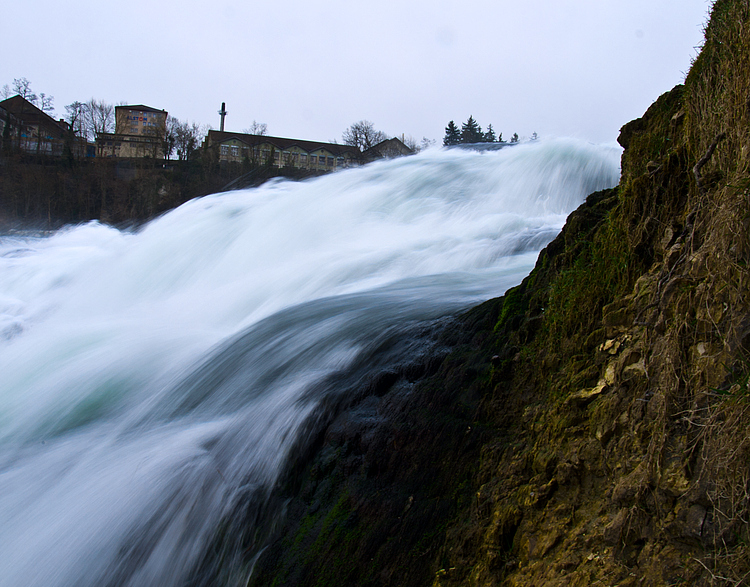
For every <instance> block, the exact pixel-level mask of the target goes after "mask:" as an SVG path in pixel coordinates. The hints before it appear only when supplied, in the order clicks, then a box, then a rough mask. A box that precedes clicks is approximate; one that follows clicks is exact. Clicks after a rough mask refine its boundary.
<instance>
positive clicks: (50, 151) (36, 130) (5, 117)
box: [0, 96, 70, 156]
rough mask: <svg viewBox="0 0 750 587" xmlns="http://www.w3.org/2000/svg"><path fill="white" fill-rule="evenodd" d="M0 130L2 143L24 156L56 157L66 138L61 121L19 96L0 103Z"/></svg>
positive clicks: (67, 132) (63, 124)
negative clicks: (23, 153)
mask: <svg viewBox="0 0 750 587" xmlns="http://www.w3.org/2000/svg"><path fill="white" fill-rule="evenodd" d="M0 127H2V137H3V142H4V143H7V144H8V145H9V146H10V148H14V149H18V150H21V151H24V152H26V153H36V154H39V155H54V156H60V155H62V154H63V152H64V148H65V142H66V140H69V139H70V129H69V127H68V124H67V123H66V122H65V121H64V120H59V121H58V120H55V119H54V118H52V117H51V116H50V115H49V114H47V113H46V112H43V111H42V110H40V109H39V108H37V107H36V106H34V104H32V103H31V102H29V101H28V100H26V99H25V98H22V97H21V96H13V97H12V98H8V99H7V100H3V101H2V102H0Z"/></svg>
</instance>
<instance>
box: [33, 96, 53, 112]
mask: <svg viewBox="0 0 750 587" xmlns="http://www.w3.org/2000/svg"><path fill="white" fill-rule="evenodd" d="M54 102H55V98H54V97H53V96H48V95H47V94H45V93H44V92H42V93H40V94H39V102H38V103H37V106H38V107H39V110H41V111H42V112H50V113H52V112H54V111H55V106H54Z"/></svg>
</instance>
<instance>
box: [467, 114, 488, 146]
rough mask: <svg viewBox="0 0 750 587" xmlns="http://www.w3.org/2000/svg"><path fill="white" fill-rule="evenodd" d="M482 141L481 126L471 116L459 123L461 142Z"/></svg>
mask: <svg viewBox="0 0 750 587" xmlns="http://www.w3.org/2000/svg"><path fill="white" fill-rule="evenodd" d="M483 141H484V134H482V127H481V126H479V125H478V124H477V121H476V120H474V117H473V116H469V120H467V121H466V122H465V123H463V124H462V125H461V142H462V143H481V142H483Z"/></svg>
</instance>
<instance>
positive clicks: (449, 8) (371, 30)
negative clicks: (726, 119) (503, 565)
mask: <svg viewBox="0 0 750 587" xmlns="http://www.w3.org/2000/svg"><path fill="white" fill-rule="evenodd" d="M709 8H710V3H709V2H708V0H629V1H628V2H623V1H622V0H575V1H573V0H513V1H511V0H463V1H461V2H459V1H455V0H453V1H445V0H400V1H395V0H380V1H378V2H361V1H356V0H348V1H343V0H318V1H302V0H282V1H268V0H263V1H252V2H237V1H234V2H217V1H214V2H209V1H206V0H181V1H179V2H177V1H173V0H164V1H158V0H157V1H154V0H149V1H145V0H130V1H129V2H123V3H119V2H117V3H115V2H106V1H102V0H96V1H94V0H69V1H65V2H60V1H59V0H54V1H53V0H26V1H25V2H9V3H6V5H4V7H3V9H2V20H3V21H4V24H3V26H2V34H1V35H0V52H1V53H0V54H2V55H3V59H2V60H0V86H2V85H4V84H6V83H7V84H12V82H13V79H14V78H20V77H26V78H28V79H29V80H30V81H31V82H32V88H33V90H34V91H35V92H37V93H39V92H45V93H46V94H52V95H53V96H54V97H55V108H56V113H57V116H58V117H62V116H64V114H65V108H64V106H65V104H69V103H71V102H73V101H74V100H80V101H86V100H88V99H89V98H91V97H95V98H97V99H101V100H105V101H108V102H112V103H120V102H126V103H129V104H146V105H148V106H152V107H155V108H160V109H164V110H167V111H169V113H170V114H171V115H173V116H176V117H177V118H180V119H183V120H189V121H195V122H197V123H200V124H211V125H212V126H213V127H214V128H218V126H219V116H218V114H217V111H218V110H219V108H220V106H221V103H222V102H226V103H227V111H228V112H229V114H228V116H227V119H226V130H232V131H238V132H241V131H242V130H243V129H246V128H248V127H249V126H250V125H251V123H252V122H253V120H257V121H258V122H265V123H266V124H268V132H269V134H271V135H276V136H285V137H294V138H301V139H310V140H320V141H328V140H333V139H336V140H338V141H339V142H341V134H342V132H343V131H344V129H346V128H347V127H348V126H349V125H350V124H351V123H353V122H355V121H357V120H361V119H367V120H370V121H372V122H373V123H374V124H375V127H376V128H377V129H379V130H382V131H384V132H386V133H388V134H390V135H394V136H395V135H399V136H400V135H401V134H402V133H404V134H406V135H411V136H412V137H414V138H415V139H417V140H420V139H421V138H422V137H423V136H425V137H428V138H430V139H435V140H437V141H438V142H440V141H441V140H442V137H443V134H444V128H445V126H446V124H447V123H448V121H449V120H454V121H455V122H456V123H457V124H460V123H461V122H463V121H465V120H466V119H467V118H468V117H469V115H473V116H474V118H475V119H476V120H477V121H478V122H479V124H480V125H481V126H482V128H484V129H486V127H487V125H488V124H492V126H493V128H494V129H495V131H496V132H502V133H503V135H504V138H508V137H509V136H510V135H511V134H512V133H514V132H517V133H518V134H519V135H521V136H528V135H530V134H531V133H532V132H535V131H536V132H537V133H539V134H540V135H542V136H550V135H555V136H577V137H581V138H585V139H588V140H591V141H594V142H609V141H613V140H614V139H616V138H617V134H618V130H619V128H620V127H621V126H622V125H623V124H625V123H626V122H628V121H629V120H631V119H633V118H636V117H638V116H640V115H641V114H642V113H643V112H644V111H645V109H646V108H647V107H648V106H649V105H650V104H651V103H652V102H653V101H654V100H655V99H656V98H657V97H658V96H659V95H660V94H661V93H663V92H665V91H667V90H669V89H671V88H672V87H673V86H674V85H675V84H677V83H680V82H681V81H682V80H683V79H684V75H685V73H686V72H687V70H688V68H689V66H690V63H691V59H692V58H694V57H695V55H696V52H697V51H696V47H697V46H698V45H699V44H700V42H701V39H702V27H703V24H704V23H705V21H706V16H707V12H708V10H709Z"/></svg>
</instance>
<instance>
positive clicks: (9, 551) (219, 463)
mask: <svg viewBox="0 0 750 587" xmlns="http://www.w3.org/2000/svg"><path fill="white" fill-rule="evenodd" d="M619 157H620V150H619V148H615V147H602V146H596V145H591V144H587V143H583V142H580V141H575V140H570V139H554V140H540V141H535V142H533V143H528V144H521V145H518V146H514V147H512V148H504V149H501V150H499V151H486V152H478V151H468V150H460V149H455V150H454V149H451V150H428V151H426V152H424V153H422V154H420V155H416V156H413V157H406V158H401V159H395V160H391V161H384V162H380V163H376V164H372V165H369V166H366V167H362V168H359V169H351V170H346V171H342V172H339V173H336V174H332V175H329V176H326V177H322V178H318V179H315V180H311V181H305V182H299V183H293V182H286V181H277V182H271V183H268V184H265V185H264V186H261V187H260V188H256V189H251V190H243V191H237V192H229V193H224V194H216V195H212V196H208V197H204V198H199V199H196V200H193V201H191V202H188V203H186V204H185V205H183V206H181V207H180V208H178V209H176V210H173V211H171V212H169V213H168V214H165V215H164V216H162V217H160V218H157V219H155V220H153V221H152V222H150V223H149V224H147V225H145V226H144V227H142V228H140V229H138V230H129V231H127V230H117V229H115V228H112V227H109V226H104V225H101V224H98V223H89V224H85V225H80V226H71V227H66V228H65V229H62V230H60V231H57V232H55V233H53V234H18V233H17V234H9V235H5V236H0V373H1V374H2V375H1V376H0V496H2V497H1V498H0V569H1V570H2V572H0V586H17V585H27V586H37V585H38V586H42V585H43V586H45V587H50V586H68V585H133V586H143V585H154V586H157V585H158V586H167V585H175V586H176V585H184V584H197V583H198V582H199V581H198V580H197V579H196V578H195V577H196V574H195V573H196V569H198V568H199V567H200V566H201V565H202V564H204V563H205V556H206V551H207V549H208V548H209V546H210V545H211V544H212V543H214V541H215V540H216V539H217V535H219V534H221V533H222V532H223V531H224V529H225V528H226V525H225V524H226V520H227V518H228V517H229V516H231V515H232V512H234V511H235V510H236V508H237V507H238V505H239V504H243V503H250V502H253V500H255V503H258V504H259V506H258V507H259V508H260V507H261V506H262V504H263V503H264V500H268V499H269V496H271V495H272V494H273V487H274V483H276V481H277V480H278V478H279V475H280V472H281V471H282V470H283V467H284V464H285V463H286V462H287V461H288V459H289V456H290V455H289V452H290V450H292V449H293V447H294V446H295V442H298V440H299V435H300V434H301V433H302V431H307V433H310V430H311V429H312V430H313V432H314V428H315V426H316V425H321V424H320V423H318V422H319V420H320V414H321V410H322V409H323V408H322V407H321V406H323V407H325V406H328V405H329V404H330V405H335V404H336V402H337V401H338V402H341V401H344V402H345V401H346V397H347V394H351V393H354V391H353V390H356V389H357V386H358V382H360V381H361V380H362V377H364V376H365V374H366V373H367V372H369V371H368V370H372V369H374V368H378V367H379V366H380V367H383V366H387V365H388V364H389V363H390V362H394V361H395V362H397V361H399V360H403V359H404V357H407V356H409V355H410V354H415V353H420V352H425V346H424V345H426V344H428V343H426V342H423V341H422V339H421V338H420V337H419V336H417V333H418V332H420V331H421V330H424V329H425V328H427V327H428V325H430V324H434V323H436V321H440V320H442V319H444V318H445V317H448V316H452V315H455V314H456V313H457V312H459V311H461V310H462V309H465V308H467V307H469V306H470V305H471V304H473V303H476V302H478V301H481V300H483V299H487V298H488V297H492V296H497V295H501V294H502V293H503V292H504V291H505V290H507V289H508V288H509V287H512V286H513V285H516V284H517V283H519V282H520V281H521V280H522V279H523V277H524V276H525V275H526V274H528V272H529V271H530V269H531V268H532V267H533V264H534V262H535V260H536V256H537V254H538V252H539V250H540V249H541V248H542V247H543V246H544V245H545V244H546V243H547V242H549V241H550V240H551V239H552V238H554V236H555V235H556V234H557V233H558V232H559V230H560V228H561V227H562V225H563V223H564V221H565V217H566V216H567V214H568V213H569V212H570V211H571V210H573V209H574V208H575V207H576V206H577V205H579V204H580V203H581V202H582V201H583V199H584V198H585V197H586V195H588V194H589V193H591V192H593V191H596V190H599V189H603V188H607V187H611V186H613V185H615V184H616V183H617V181H618V179H619ZM323 420H324V419H323ZM323 420H320V421H321V422H322V421H323Z"/></svg>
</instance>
